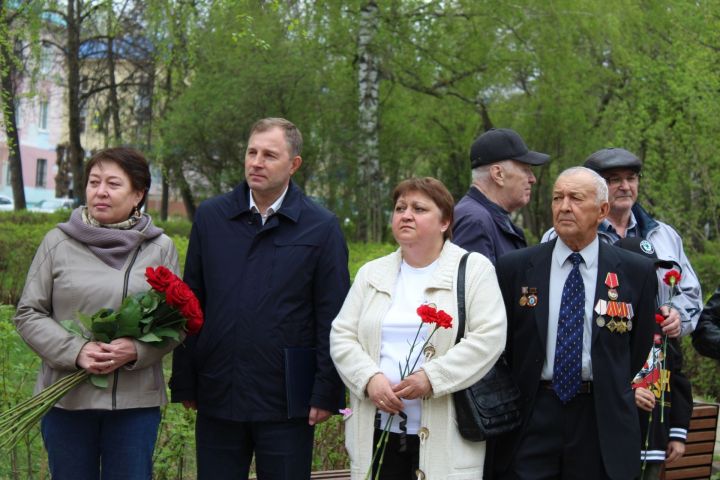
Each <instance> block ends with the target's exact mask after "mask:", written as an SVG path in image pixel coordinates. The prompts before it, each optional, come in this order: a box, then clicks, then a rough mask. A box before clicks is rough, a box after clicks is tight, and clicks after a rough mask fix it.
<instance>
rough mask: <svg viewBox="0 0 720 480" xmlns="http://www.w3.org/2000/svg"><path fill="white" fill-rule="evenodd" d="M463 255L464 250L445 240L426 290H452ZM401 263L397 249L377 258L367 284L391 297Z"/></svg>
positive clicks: (400, 254)
mask: <svg viewBox="0 0 720 480" xmlns="http://www.w3.org/2000/svg"><path fill="white" fill-rule="evenodd" d="M464 253H465V250H464V249H462V248H460V247H458V246H457V245H455V244H454V243H452V242H450V240H445V244H444V245H443V248H442V251H441V252H440V257H438V266H437V268H436V269H435V272H433V275H432V279H431V280H430V284H429V285H428V288H431V289H441V290H452V288H453V284H454V281H455V276H456V275H457V267H458V264H459V263H460V257H461V256H462V255H463V254H464ZM401 261H402V251H401V249H399V248H398V249H397V250H395V251H394V252H393V253H391V254H390V255H387V256H385V257H382V258H379V259H378V260H377V264H376V265H374V266H373V267H374V268H372V270H371V271H370V272H369V273H368V283H369V284H370V285H371V286H372V287H373V288H375V289H376V290H378V291H381V292H384V293H387V294H388V295H392V293H393V291H394V290H395V284H396V283H397V276H398V273H399V272H400V262H401Z"/></svg>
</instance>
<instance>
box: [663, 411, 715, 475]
mask: <svg viewBox="0 0 720 480" xmlns="http://www.w3.org/2000/svg"><path fill="white" fill-rule="evenodd" d="M717 421H718V405H717V404H712V403H695V407H694V408H693V414H692V419H691V420H690V429H689V430H688V438H687V442H686V444H685V455H684V456H683V457H682V458H681V459H680V460H678V461H677V462H673V463H670V464H668V465H667V466H666V467H665V473H664V476H662V477H661V478H664V479H665V480H675V479H703V480H706V479H708V478H710V475H711V474H712V461H713V452H714V450H715V435H716V433H717Z"/></svg>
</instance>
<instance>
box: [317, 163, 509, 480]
mask: <svg viewBox="0 0 720 480" xmlns="http://www.w3.org/2000/svg"><path fill="white" fill-rule="evenodd" d="M392 198H393V202H394V211H393V217H392V232H393V236H394V237H395V240H396V241H397V242H398V244H399V245H400V248H399V249H398V250H397V251H396V252H394V253H392V254H390V255H387V256H385V257H382V258H379V259H376V260H373V261H371V262H369V263H367V264H365V265H364V266H363V267H362V268H361V269H360V271H359V272H358V274H357V276H356V278H355V281H354V283H353V286H352V288H351V290H350V293H349V294H348V297H347V298H346V299H345V303H344V305H343V308H342V310H341V311H340V313H339V315H338V317H337V318H336V319H335V321H334V322H333V327H332V331H331V334H330V351H331V355H332V358H333V361H334V362H335V365H336V367H337V370H338V372H339V373H340V376H341V378H342V379H343V381H344V382H345V385H347V387H348V389H349V390H350V407H351V409H352V414H351V415H350V416H349V417H348V418H347V420H346V424H345V445H346V448H347V451H348V453H349V455H350V460H351V473H352V478H353V479H362V478H365V476H366V474H367V473H368V471H369V470H370V469H371V468H372V469H373V477H372V478H375V473H377V471H378V469H379V478H382V479H393V480H398V479H415V478H420V479H429V480H439V479H457V480H460V479H468V480H469V479H479V478H482V471H483V463H484V457H485V443H484V442H470V441H467V440H465V439H463V438H462V437H461V436H460V434H459V432H458V429H457V422H456V420H455V409H454V407H453V402H452V395H451V394H452V392H455V391H457V390H461V389H463V388H466V387H468V386H470V385H472V384H473V383H475V382H477V381H478V380H479V379H480V378H482V377H483V375H485V374H486V373H487V372H488V370H489V369H490V368H491V367H492V366H493V364H494V363H495V361H496V360H497V358H498V357H499V356H500V353H501V352H502V350H503V347H504V345H505V335H506V331H505V330H506V319H505V308H504V305H503V300H502V296H501V294H500V290H499V287H498V283H497V278H496V276H495V269H494V267H493V265H492V264H491V263H490V261H489V260H488V259H487V258H485V257H484V256H482V255H480V254H472V255H470V257H469V258H468V265H467V271H466V287H465V288H466V291H465V302H466V306H467V307H466V308H467V318H466V323H467V332H466V334H465V338H464V339H463V340H462V341H461V342H460V343H458V344H455V336H456V329H457V321H456V319H457V298H456V295H457V292H456V284H457V270H458V264H459V263H460V259H461V257H462V255H463V254H464V253H465V250H463V249H462V248H460V247H458V246H456V245H454V244H452V243H451V242H450V238H451V225H452V223H453V205H454V202H453V198H452V195H450V193H449V192H448V191H447V189H446V188H445V186H444V185H443V184H442V183H441V182H439V181H438V180H435V179H434V178H429V177H428V178H421V179H409V180H405V181H403V182H401V183H400V184H399V185H398V186H397V187H396V188H395V190H394V192H393V196H392ZM424 304H427V305H432V306H434V307H435V308H437V309H438V310H444V311H445V312H446V313H448V314H449V315H450V316H451V317H452V328H448V329H444V328H440V329H438V330H437V331H436V333H435V334H434V335H433V336H432V337H430V342H429V345H428V346H427V347H426V348H425V349H424V352H423V353H424V355H420V361H419V362H418V364H417V366H416V367H415V369H414V370H413V372H412V373H411V374H410V375H407V376H405V378H404V379H401V374H400V366H401V365H405V364H406V359H407V358H408V355H409V351H410V349H411V345H412V344H413V340H414V339H415V334H416V332H417V331H418V326H419V325H420V317H419V316H418V313H417V312H416V310H417V308H418V307H419V306H421V305H424ZM432 328H433V327H432V325H430V326H427V325H423V330H422V334H421V337H422V336H424V337H422V338H427V337H428V335H430V332H431V331H432ZM422 338H421V339H420V341H418V342H417V344H418V345H421V344H422ZM415 352H417V348H416V349H415ZM415 356H416V354H415V353H413V355H412V358H411V363H412V362H414V360H415ZM391 416H395V418H394V419H393V421H392V422H391V423H390V429H389V431H390V434H389V441H388V443H387V446H386V448H385V452H384V456H383V458H382V463H380V462H379V461H378V460H379V457H377V458H375V461H374V462H373V453H374V451H375V448H376V444H377V443H378V440H379V439H380V437H381V435H382V432H383V429H384V428H385V426H386V425H388V421H389V419H390V417H391ZM400 416H402V419H403V420H405V421H402V422H401V421H399V417H400Z"/></svg>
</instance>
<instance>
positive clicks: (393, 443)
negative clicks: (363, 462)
mask: <svg viewBox="0 0 720 480" xmlns="http://www.w3.org/2000/svg"><path fill="white" fill-rule="evenodd" d="M382 432H383V431H382V430H380V429H377V428H376V429H375V435H374V437H373V453H374V452H375V446H376V445H378V442H379V441H380V435H382ZM389 435H390V437H389V439H388V443H387V446H386V447H385V455H384V456H383V460H382V465H379V463H380V455H377V457H376V458H375V460H374V461H373V478H375V474H376V473H377V471H378V467H379V468H380V477H379V478H380V479H381V480H405V479H406V480H416V479H417V475H416V474H415V471H416V470H417V469H418V467H419V463H420V437H418V436H417V435H406V436H405V451H404V452H401V451H400V434H399V433H392V432H390V433H389Z"/></svg>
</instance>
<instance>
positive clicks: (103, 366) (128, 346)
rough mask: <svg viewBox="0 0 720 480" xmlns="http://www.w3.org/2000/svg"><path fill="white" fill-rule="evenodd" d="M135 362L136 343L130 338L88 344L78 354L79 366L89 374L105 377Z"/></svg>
mask: <svg viewBox="0 0 720 480" xmlns="http://www.w3.org/2000/svg"><path fill="white" fill-rule="evenodd" d="M135 360H137V349H136V348H135V343H134V342H133V341H132V339H130V338H128V337H121V338H116V339H115V340H113V341H112V342H110V343H104V342H88V343H86V344H85V346H83V348H82V350H80V353H79V354H78V358H77V365H78V366H79V367H80V368H83V369H84V370H85V371H87V372H88V373H91V374H96V375H104V374H108V373H112V372H114V371H115V370H117V369H118V368H120V367H122V366H123V365H125V364H127V363H130V362H134V361H135Z"/></svg>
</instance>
